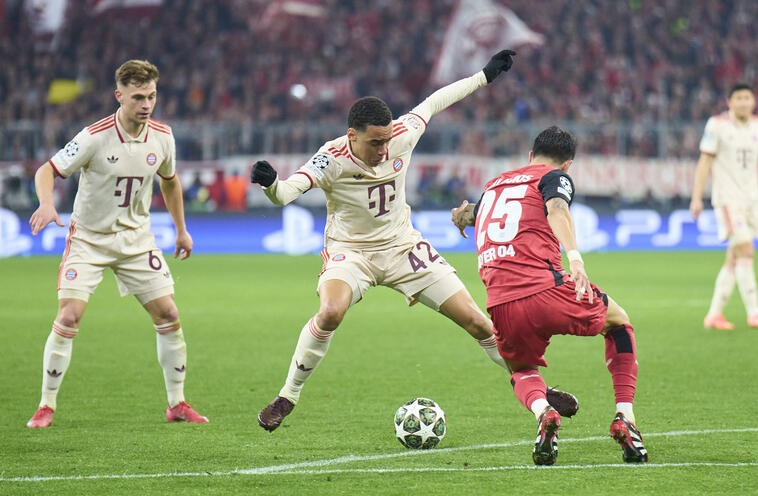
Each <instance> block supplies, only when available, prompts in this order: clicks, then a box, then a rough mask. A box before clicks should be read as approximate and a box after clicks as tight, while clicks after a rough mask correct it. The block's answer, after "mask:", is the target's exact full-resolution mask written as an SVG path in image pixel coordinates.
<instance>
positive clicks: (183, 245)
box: [160, 174, 192, 260]
mask: <svg viewBox="0 0 758 496" xmlns="http://www.w3.org/2000/svg"><path fill="white" fill-rule="evenodd" d="M160 186H161V194H163V200H164V201H165V202H166V209H168V212H169V213H170V214H171V218H172V219H173V220H174V227H176V249H175V250H174V258H177V257H180V260H184V259H185V258H187V257H189V256H190V255H191V254H192V236H190V234H189V232H187V224H186V223H185V221H184V199H183V198H182V183H181V182H180V181H179V176H178V175H176V174H175V175H174V177H172V178H171V179H161V184H160Z"/></svg>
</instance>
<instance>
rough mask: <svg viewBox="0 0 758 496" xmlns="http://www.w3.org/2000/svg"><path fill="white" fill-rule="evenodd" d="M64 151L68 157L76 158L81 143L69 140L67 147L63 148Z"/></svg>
mask: <svg viewBox="0 0 758 496" xmlns="http://www.w3.org/2000/svg"><path fill="white" fill-rule="evenodd" d="M63 153H65V154H66V158H74V157H76V155H77V154H78V153H79V143H77V142H76V141H69V142H68V144H67V145H66V147H65V148H64V149H63Z"/></svg>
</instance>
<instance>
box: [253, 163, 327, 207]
mask: <svg viewBox="0 0 758 496" xmlns="http://www.w3.org/2000/svg"><path fill="white" fill-rule="evenodd" d="M250 182H252V183H255V184H260V185H261V186H263V192H264V193H266V196H267V197H268V199H269V200H271V202H272V203H273V204H275V205H287V204H288V203H290V202H292V201H294V200H296V199H297V198H298V197H299V196H300V195H302V194H303V193H305V192H306V191H308V190H309V189H311V188H312V187H313V184H312V182H311V180H310V178H309V176H307V175H304V174H299V173H295V174H293V175H291V176H290V177H288V178H287V179H285V180H283V181H280V180H279V179H278V177H277V174H276V170H275V169H274V168H273V167H271V164H269V163H268V162H266V161H265V160H259V161H258V162H256V163H255V164H254V165H253V169H252V170H251V171H250Z"/></svg>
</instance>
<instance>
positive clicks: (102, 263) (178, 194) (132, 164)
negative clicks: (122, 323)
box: [26, 60, 208, 428]
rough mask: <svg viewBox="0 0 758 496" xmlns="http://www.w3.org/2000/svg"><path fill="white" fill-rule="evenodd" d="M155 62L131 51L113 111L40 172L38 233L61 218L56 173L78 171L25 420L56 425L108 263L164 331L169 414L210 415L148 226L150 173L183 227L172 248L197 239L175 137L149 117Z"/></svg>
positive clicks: (182, 417)
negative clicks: (34, 401) (196, 402)
mask: <svg viewBox="0 0 758 496" xmlns="http://www.w3.org/2000/svg"><path fill="white" fill-rule="evenodd" d="M158 77H159V73H158V69H157V68H156V67H155V66H154V65H152V64H150V63H149V62H147V61H145V60H129V61H127V62H125V63H124V64H123V65H121V67H119V68H118V70H117V71H116V90H115V97H116V100H117V101H118V102H119V103H120V104H121V106H120V107H119V109H118V110H117V111H116V113H114V114H112V115H110V116H108V117H106V118H104V119H101V120H100V121H98V122H96V123H94V124H92V125H91V126H88V127H86V128H84V129H83V130H82V131H81V132H79V134H77V135H76V137H75V138H74V139H73V140H72V141H70V142H69V143H68V144H67V145H66V146H65V147H64V148H63V149H62V150H60V151H59V152H58V153H56V154H55V156H53V158H51V159H50V160H49V161H48V162H46V163H45V164H44V165H42V166H41V167H40V168H39V169H38V170H37V173H36V174H35V178H34V181H35V186H36V190H37V196H38V198H39V200H40V206H39V208H38V209H37V210H36V211H35V212H34V213H33V214H32V217H31V219H30V220H29V223H30V224H31V227H32V234H34V235H36V234H37V233H39V232H40V231H41V230H42V229H43V228H44V227H45V226H47V225H48V224H49V223H51V222H55V223H56V224H58V225H59V226H63V223H61V220H60V217H59V216H58V212H57V211H56V210H55V205H54V204H53V183H54V180H55V177H56V176H60V177H63V178H64V179H65V178H66V177H68V176H70V175H71V174H73V173H74V172H75V171H77V170H79V171H81V175H80V177H79V189H78V192H77V194H76V198H75V200H74V210H73V213H72V214H71V222H70V225H69V232H68V237H67V238H66V248H65V251H64V253H63V259H62V261H61V265H60V269H59V271H58V313H57V315H56V316H55V321H54V322H53V328H52V331H51V332H50V336H49V337H48V339H47V343H46V344H45V350H44V355H43V368H42V399H41V400H40V404H39V408H38V410H37V412H36V413H35V414H34V416H33V417H32V418H31V419H30V420H29V422H28V423H27V424H26V425H27V427H32V428H41V427H48V426H50V425H52V422H53V414H54V412H55V410H56V398H57V395H58V390H59V388H60V384H61V381H62V380H63V376H64V374H65V373H66V369H67V368H68V365H69V362H70V360H71V348H72V344H73V339H74V337H75V336H76V335H77V333H78V332H79V322H80V320H81V318H82V315H83V314H84V310H85V308H86V307H87V301H88V300H89V297H90V295H91V294H92V293H94V291H95V289H96V288H97V286H98V284H100V281H101V280H102V278H103V270H104V269H105V267H110V268H111V270H113V273H114V275H115V276H116V281H117V283H118V288H119V292H120V293H121V295H122V296H125V295H128V294H133V295H135V296H136V297H137V299H138V300H139V302H140V303H141V304H142V306H143V307H144V308H145V310H147V312H148V313H149V314H150V318H151V319H152V321H153V324H154V327H155V330H156V332H157V349H158V362H159V363H160V365H161V367H162V368H163V377H164V380H165V383H166V392H167V397H168V408H167V409H166V418H167V419H168V420H169V421H185V422H194V423H207V422H208V419H207V418H206V417H203V416H201V415H199V414H198V413H197V412H195V410H193V409H192V408H191V407H190V406H189V405H188V404H187V402H186V401H185V400H184V376H185V372H186V362H187V349H186V345H185V342H184V335H183V334H182V328H181V324H180V322H179V311H178V310H177V308H176V304H175V303H174V281H173V278H172V277H171V272H170V271H169V268H168V265H166V261H165V260H164V258H163V254H162V253H161V250H159V249H158V248H157V247H156V246H155V239H154V237H153V234H152V233H151V232H150V213H149V209H150V202H151V199H152V192H153V178H154V177H155V175H156V174H158V175H159V176H161V182H160V189H161V193H162V194H163V198H164V199H165V201H166V208H167V209H168V211H169V213H170V214H171V217H172V219H173V221H174V226H175V227H176V233H177V235H176V251H175V252H174V257H175V258H176V257H178V256H180V255H181V259H182V260H184V259H185V258H187V257H189V256H190V253H191V252H192V238H191V237H190V235H189V233H188V232H187V226H186V225H185V222H184V205H183V201H182V186H181V183H180V182H179V178H178V177H177V175H176V156H175V155H176V152H175V148H176V147H175V144H174V136H173V134H172V133H171V128H170V127H168V126H167V125H165V124H163V123H161V122H159V121H156V120H154V119H151V118H150V115H151V114H152V112H153V109H154V107H155V102H156V95H157V92H156V84H157V82H158Z"/></svg>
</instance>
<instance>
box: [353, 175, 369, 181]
mask: <svg viewBox="0 0 758 496" xmlns="http://www.w3.org/2000/svg"><path fill="white" fill-rule="evenodd" d="M364 177H366V176H364V175H363V174H355V175H353V179H355V180H356V181H360V180H361V179H363V178H364Z"/></svg>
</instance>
